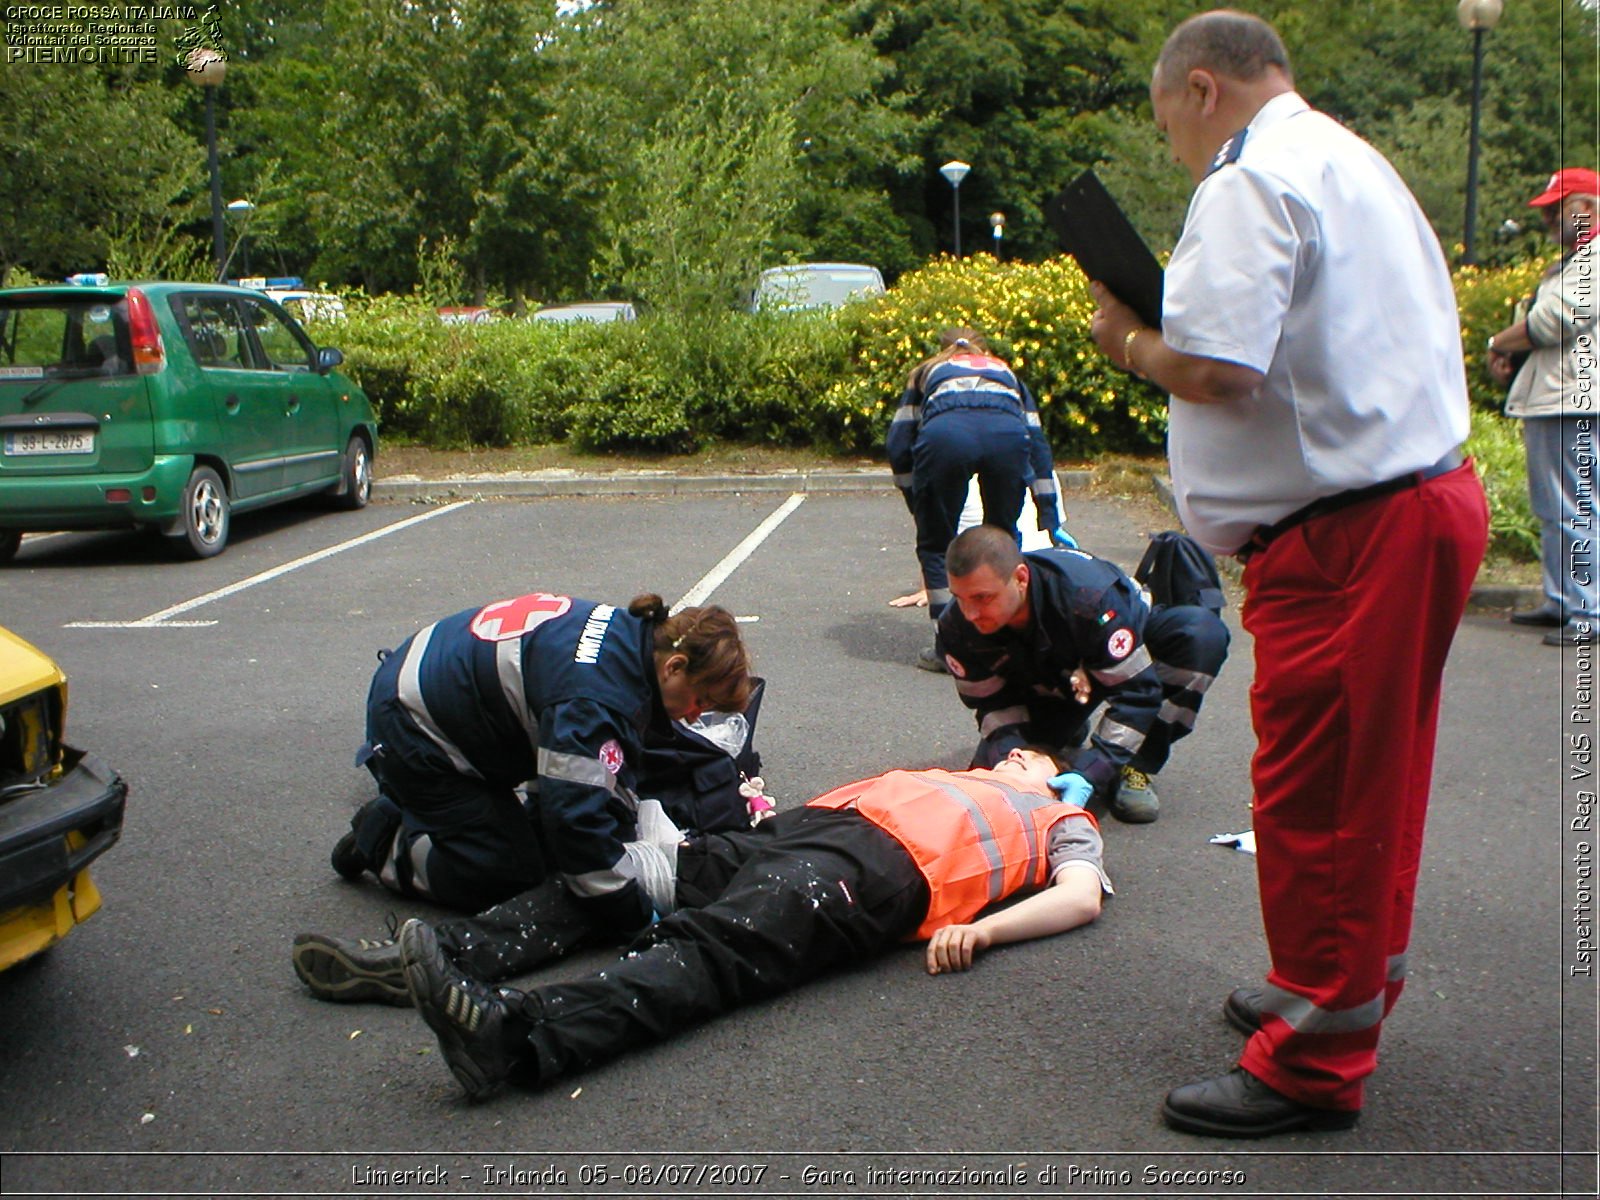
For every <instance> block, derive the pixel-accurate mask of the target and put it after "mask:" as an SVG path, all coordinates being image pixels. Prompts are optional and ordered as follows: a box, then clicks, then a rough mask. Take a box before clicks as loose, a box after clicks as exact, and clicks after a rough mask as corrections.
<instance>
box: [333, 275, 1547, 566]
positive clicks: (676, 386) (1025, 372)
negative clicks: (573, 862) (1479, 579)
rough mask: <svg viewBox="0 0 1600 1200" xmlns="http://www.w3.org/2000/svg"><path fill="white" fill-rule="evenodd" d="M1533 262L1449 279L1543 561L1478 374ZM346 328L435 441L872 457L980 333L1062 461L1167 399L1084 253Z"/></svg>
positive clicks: (1154, 412)
mask: <svg viewBox="0 0 1600 1200" xmlns="http://www.w3.org/2000/svg"><path fill="white" fill-rule="evenodd" d="M1540 269H1541V264H1538V263H1524V264H1519V265H1516V266H1512V267H1507V268H1503V269H1498V270H1480V269H1477V268H1472V267H1464V268H1461V269H1460V270H1459V271H1458V272H1457V273H1456V277H1455V285H1456V292H1457V299H1458V302H1459V305H1460V311H1461V322H1462V339H1463V344H1464V346H1465V349H1466V368H1467V376H1468V381H1469V385H1470V388H1471V394H1472V399H1473V407H1474V416H1473V433H1472V438H1471V440H1470V441H1469V443H1468V448H1469V450H1470V451H1471V452H1472V453H1473V455H1474V456H1475V457H1476V458H1477V459H1478V461H1479V463H1480V465H1481V467H1482V469H1483V472H1484V477H1485V481H1486V483H1487V484H1488V487H1489V491H1490V508H1491V515H1492V520H1493V529H1494V534H1495V538H1496V543H1497V546H1498V548H1499V549H1500V550H1501V551H1502V552H1505V553H1509V554H1511V555H1513V556H1515V557H1521V558H1526V557H1529V556H1532V555H1536V553H1537V535H1536V525H1535V522H1534V520H1533V516H1532V513H1531V512H1530V511H1529V509H1528V503H1527V495H1526V481H1525V477H1524V471H1523V466H1522V458H1521V448H1520V445H1521V443H1520V430H1519V429H1518V427H1517V423H1516V422H1512V421H1508V420H1506V418H1504V417H1503V416H1500V415H1498V414H1499V410H1500V405H1501V401H1502V395H1501V392H1500V389H1499V388H1498V387H1497V386H1496V385H1495V384H1494V383H1493V382H1492V381H1491V380H1490V379H1489V378H1488V376H1487V374H1486V373H1485V372H1484V369H1483V362H1482V353H1483V352H1482V347H1483V344H1484V342H1485V340H1486V339H1487V338H1488V336H1489V334H1491V333H1493V332H1495V331H1496V330H1498V329H1500V328H1502V327H1503V326H1504V325H1505V324H1507V323H1508V322H1509V320H1510V313H1511V309H1512V306H1513V305H1514V304H1515V302H1516V300H1517V299H1518V298H1519V297H1521V296H1524V295H1527V294H1528V293H1529V292H1531V291H1532V290H1533V287H1534V285H1535V284H1536V283H1537V281H1538V276H1539V273H1540ZM348 307H349V310H350V313H351V315H350V318H349V320H347V321H346V322H344V323H343V324H341V325H340V326H338V327H336V329H325V330H319V331H318V332H319V334H320V335H321V336H323V337H325V338H329V339H330V340H337V342H338V344H339V345H340V346H341V348H342V349H343V350H344V352H345V355H346V358H347V363H348V369H349V371H350V373H351V374H352V375H353V376H354V377H355V378H356V379H357V380H358V381H359V382H360V384H361V385H362V387H363V388H365V389H366V391H367V392H368V394H369V395H370V396H371V397H372V399H373V401H374V402H375V403H376V405H377V407H378V410H379V413H380V415H381V417H382V420H383V427H384V431H385V433H386V434H387V435H388V436H390V437H399V438H402V439H405V440H410V441H416V442H420V443H423V444H426V445H433V446H438V447H459V446H467V445H489V446H505V445H514V444H524V443H526V444H541V443H550V442H562V441H565V442H568V443H569V444H571V445H573V446H574V447H575V448H578V449H582V450H591V451H605V450H622V449H632V450H647V451H671V452H679V453H682V452H692V451H694V450H695V449H697V448H699V447H700V446H702V445H704V444H705V443H707V442H708V441H713V440H719V441H733V442H744V443H751V444H765V445H773V444H776V445H790V446H811V447H815V448H816V449H818V450H821V451H824V452H841V453H855V454H862V453H866V454H871V453H874V452H877V451H878V450H880V449H881V447H882V444H883V435H884V431H885V430H886V429H887V427H888V423H889V420H890V417H891V416H892V414H893V412H894V409H895V407H896V406H897V404H898V403H899V398H900V392H901V389H902V387H903V386H904V382H905V378H906V375H907V373H908V372H909V371H910V369H911V368H912V367H913V366H914V365H915V364H916V363H917V362H918V361H919V360H920V359H921V358H923V357H924V356H925V355H926V354H928V353H929V352H931V351H932V350H933V348H934V345H935V339H936V337H937V335H938V331H939V330H940V329H942V328H944V327H946V326H950V325H970V326H972V327H974V328H976V329H978V330H980V331H982V332H984V333H985V334H987V335H988V336H989V338H990V341H991V343H992V345H993V346H994V349H995V350H996V352H997V353H999V354H1001V355H1003V356H1004V357H1005V358H1006V359H1008V360H1009V361H1010V362H1011V363H1012V365H1013V366H1014V367H1015V368H1016V370H1017V372H1018V374H1019V375H1020V376H1021V377H1022V379H1023V380H1024V381H1025V382H1026V383H1027V384H1028V385H1029V387H1030V388H1031V389H1032V390H1033V393H1034V395H1035V396H1036V397H1037V399H1038V401H1039V409H1040V413H1041V416H1042V419H1043V422H1044V427H1045V430H1046V432H1047V433H1048V434H1049V436H1050V441H1051V444H1052V446H1053V447H1054V449H1055V452H1056V454H1057V456H1058V457H1059V458H1061V459H1080V458H1088V457H1093V456H1095V455H1098V454H1106V453H1135V454H1150V453H1152V452H1154V451H1155V450H1156V449H1157V448H1158V447H1159V446H1160V445H1161V444H1162V441H1163V439H1164V437H1165V433H1166V399H1165V397H1164V396H1162V395H1161V394H1160V393H1158V392H1157V391H1156V390H1155V389H1153V388H1151V387H1149V386H1148V385H1145V384H1143V383H1140V382H1139V381H1137V380H1134V379H1132V378H1131V377H1130V376H1128V375H1126V374H1125V373H1123V372H1121V371H1118V370H1115V369H1113V368H1112V367H1110V365H1109V364H1108V363H1107V362H1106V360H1105V359H1104V357H1103V356H1101V355H1100V354H1099V353H1098V351H1097V350H1096V349H1095V347H1094V345H1093V343H1092V341H1091V340H1090V338H1089V315H1090V313H1091V312H1092V311H1093V309H1094V304H1093V301H1091V300H1090V298H1089V295H1088V290H1087V286H1086V283H1085V280H1084V278H1083V275H1082V273H1081V272H1080V271H1079V270H1078V268H1077V265H1076V264H1075V263H1074V262H1073V261H1072V260H1070V259H1067V258H1057V259H1052V260H1050V261H1048V262H1044V263H1001V262H996V261H995V259H994V258H992V257H990V256H989V255H986V254H980V255H975V256H973V257H971V258H965V259H960V260H955V259H950V258H941V259H939V260H936V261H934V262H933V263H931V264H930V265H928V266H927V267H925V268H923V269H921V270H919V271H914V272H911V273H909V274H907V275H904V276H902V277H901V279H900V280H899V281H898V283H897V284H896V286H895V287H894V288H893V289H892V290H891V291H890V292H889V293H888V294H887V295H885V296H882V297H878V298H876V299H873V300H870V301H863V302H860V303H857V304H852V305H849V306H847V307H846V308H843V309H840V310H837V311H834V312H823V313H805V314H788V315H784V314H755V315H752V314H749V313H740V312H717V313H709V314H704V315H703V316H699V317H696V318H695V319H694V320H693V321H685V320H683V319H680V318H675V317H671V316H667V315H649V314H647V315H646V316H645V317H643V318H642V319H640V320H639V321H636V322H631V323H626V324H611V325H590V324H572V325H555V324H545V323H539V322H531V321H517V320H506V321H496V322H492V323H490V324H486V325H446V324H443V323H442V322H440V321H439V319H438V318H437V316H436V315H435V313H434V311H433V309H432V308H431V307H428V306H426V305H423V304H421V303H420V302H419V301H417V300H416V299H414V298H407V297H377V298H373V299H367V298H364V297H351V298H350V299H349V301H348Z"/></svg>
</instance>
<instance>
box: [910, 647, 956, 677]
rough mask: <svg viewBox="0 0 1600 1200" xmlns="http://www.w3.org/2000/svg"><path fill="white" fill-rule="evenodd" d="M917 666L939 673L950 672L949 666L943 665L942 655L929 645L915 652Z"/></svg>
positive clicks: (945, 673) (946, 673)
mask: <svg viewBox="0 0 1600 1200" xmlns="http://www.w3.org/2000/svg"><path fill="white" fill-rule="evenodd" d="M917 666H919V667H921V668H922V669H923V670H924V671H933V672H934V673H935V674H939V675H948V674H950V668H949V667H947V666H945V665H944V655H942V654H940V653H939V652H938V651H937V650H934V649H932V648H931V647H929V648H928V649H924V650H920V651H918V652H917Z"/></svg>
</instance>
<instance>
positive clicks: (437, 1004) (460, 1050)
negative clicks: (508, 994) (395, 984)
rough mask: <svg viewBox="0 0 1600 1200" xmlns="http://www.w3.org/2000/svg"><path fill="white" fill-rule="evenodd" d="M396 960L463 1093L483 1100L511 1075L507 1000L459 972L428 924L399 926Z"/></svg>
mask: <svg viewBox="0 0 1600 1200" xmlns="http://www.w3.org/2000/svg"><path fill="white" fill-rule="evenodd" d="M400 961H401V963H402V964H403V965H404V968H405V976H406V987H407V988H408V989H410V992H411V1003H412V1004H414V1005H416V1008H417V1011H418V1012H419V1013H421V1014H422V1019H423V1020H424V1021H426V1022H427V1023H428V1028H430V1029H432V1030H433V1032H434V1033H435V1034H437V1035H438V1038H439V1049H440V1050H441V1051H442V1052H443V1053H444V1061H445V1062H446V1064H448V1065H449V1067H450V1071H451V1073H452V1074H453V1075H455V1077H456V1082H458V1083H459V1084H460V1085H461V1086H462V1087H463V1088H465V1089H466V1092H467V1095H468V1096H469V1097H470V1098H471V1099H473V1100H486V1099H488V1098H489V1097H490V1096H492V1095H494V1094H495V1093H496V1092H498V1091H499V1090H500V1088H501V1086H502V1085H503V1084H504V1083H505V1082H506V1080H508V1079H510V1078H511V1069H512V1066H513V1065H514V1064H513V1063H512V1060H511V1054H510V1050H509V1046H510V1041H511V1039H510V1038H509V1037H508V1036H507V1033H508V1030H507V1026H508V1025H509V1024H510V1023H511V1012H510V1007H509V1005H507V1004H506V1002H505V1000H503V999H502V998H501V996H500V993H499V992H498V991H496V990H495V989H494V988H492V987H490V986H489V985H488V984H486V983H479V982H478V981H477V980H476V979H473V978H472V977H471V976H469V975H466V974H464V973H463V972H462V971H461V970H460V969H459V968H458V967H456V966H455V965H454V964H453V963H452V962H451V961H450V960H449V959H448V958H446V957H445V954H444V951H443V950H441V949H440V948H439V939H438V938H437V937H436V936H435V935H434V932H433V927H432V926H430V925H427V924H426V923H424V922H422V921H418V920H416V919H414V918H413V919H412V920H410V921H407V922H406V923H405V924H404V925H402V926H401V927H400Z"/></svg>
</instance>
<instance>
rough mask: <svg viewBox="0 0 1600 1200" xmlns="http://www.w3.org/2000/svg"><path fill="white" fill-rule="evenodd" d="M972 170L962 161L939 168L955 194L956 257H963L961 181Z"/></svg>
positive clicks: (958, 160)
mask: <svg viewBox="0 0 1600 1200" xmlns="http://www.w3.org/2000/svg"><path fill="white" fill-rule="evenodd" d="M970 170H972V168H971V167H969V166H968V165H967V164H966V163H964V162H962V161H961V160H960V159H951V160H950V161H949V162H947V163H945V165H944V166H942V167H940V168H939V174H941V175H943V176H944V177H945V178H946V179H947V180H949V181H950V188H951V190H952V191H953V192H954V193H955V215H954V217H953V221H954V230H955V238H954V241H955V246H956V257H957V258H960V257H961V181H962V180H963V179H965V178H966V177H967V172H968V171H970Z"/></svg>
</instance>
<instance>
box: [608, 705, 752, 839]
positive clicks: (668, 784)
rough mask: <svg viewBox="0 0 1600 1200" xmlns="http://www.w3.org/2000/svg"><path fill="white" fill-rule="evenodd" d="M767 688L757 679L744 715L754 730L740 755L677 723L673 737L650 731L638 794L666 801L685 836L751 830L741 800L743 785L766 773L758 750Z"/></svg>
mask: <svg viewBox="0 0 1600 1200" xmlns="http://www.w3.org/2000/svg"><path fill="white" fill-rule="evenodd" d="M766 689H767V681H766V680H764V679H756V680H754V686H753V687H752V688H751V689H750V703H749V704H748V705H747V706H746V707H745V710H744V719H745V722H746V723H747V725H748V727H749V728H748V732H747V734H746V736H745V739H744V745H743V746H742V747H741V748H740V750H739V752H738V754H736V755H730V754H729V753H728V752H727V751H726V750H724V749H723V748H722V747H721V746H718V745H717V744H716V743H715V742H713V741H711V739H709V738H706V737H702V736H701V735H700V734H698V733H696V732H694V730H692V729H688V728H686V727H685V726H684V725H683V724H682V723H681V722H678V721H673V722H672V723H671V731H670V733H668V734H661V733H658V732H657V731H655V730H653V729H652V730H648V731H647V732H646V734H645V739H644V762H643V763H642V765H641V767H640V770H639V795H640V796H642V797H647V798H650V799H654V800H659V801H661V806H662V807H663V808H664V809H666V810H667V815H668V816H669V817H671V818H672V820H673V823H674V824H676V825H677V826H678V827H679V828H680V829H683V830H685V831H688V830H693V831H696V832H699V833H717V832H719V831H723V830H729V829H749V828H750V808H749V801H748V800H746V799H745V797H744V796H742V795H740V793H739V784H740V783H742V782H743V781H744V779H745V778H750V779H754V778H755V777H756V776H757V775H760V774H761V755H760V754H759V753H758V752H757V751H756V748H755V740H756V717H757V715H758V714H759V713H760V712H761V697H762V695H763V694H764V693H765V692H766Z"/></svg>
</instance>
